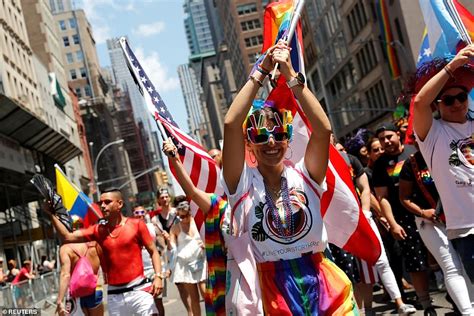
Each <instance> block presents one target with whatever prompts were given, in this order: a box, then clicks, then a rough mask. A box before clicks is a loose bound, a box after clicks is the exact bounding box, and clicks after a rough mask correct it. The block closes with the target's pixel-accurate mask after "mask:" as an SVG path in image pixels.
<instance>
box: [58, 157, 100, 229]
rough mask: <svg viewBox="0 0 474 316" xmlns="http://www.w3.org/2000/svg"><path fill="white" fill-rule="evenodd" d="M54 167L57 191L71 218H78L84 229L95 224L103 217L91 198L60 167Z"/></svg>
mask: <svg viewBox="0 0 474 316" xmlns="http://www.w3.org/2000/svg"><path fill="white" fill-rule="evenodd" d="M54 167H55V169H56V190H57V191H58V194H59V195H60V196H61V198H62V201H63V205H64V207H65V208H66V209H67V210H68V211H69V214H71V217H74V216H77V217H78V218H79V221H80V222H82V224H83V225H84V227H88V226H90V225H92V224H95V223H96V222H97V220H98V219H99V218H101V217H102V214H101V212H100V210H99V209H97V208H94V206H93V205H92V201H91V200H90V199H89V197H88V196H87V195H85V194H84V193H83V192H81V191H80V190H79V189H78V188H77V187H76V186H75V185H74V184H73V183H71V181H69V179H68V178H67V177H66V175H65V174H64V173H63V171H62V170H61V168H59V166H58V165H55V166H54Z"/></svg>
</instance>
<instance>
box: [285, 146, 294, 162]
mask: <svg viewBox="0 0 474 316" xmlns="http://www.w3.org/2000/svg"><path fill="white" fill-rule="evenodd" d="M288 149H289V150H290V157H285V159H286V160H290V159H291V157H293V148H291V147H290V146H288ZM287 152H288V150H287Z"/></svg>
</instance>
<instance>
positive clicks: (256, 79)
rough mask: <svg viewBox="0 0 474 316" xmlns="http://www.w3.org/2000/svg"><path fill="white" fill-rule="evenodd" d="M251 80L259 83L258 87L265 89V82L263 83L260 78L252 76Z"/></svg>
mask: <svg viewBox="0 0 474 316" xmlns="http://www.w3.org/2000/svg"><path fill="white" fill-rule="evenodd" d="M250 79H251V80H252V81H254V82H256V83H258V85H259V86H260V87H263V82H262V80H260V79H258V78H257V77H255V76H254V75H251V76H250Z"/></svg>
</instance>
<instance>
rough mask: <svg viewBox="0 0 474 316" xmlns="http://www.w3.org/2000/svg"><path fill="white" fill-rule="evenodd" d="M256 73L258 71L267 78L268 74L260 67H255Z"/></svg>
mask: <svg viewBox="0 0 474 316" xmlns="http://www.w3.org/2000/svg"><path fill="white" fill-rule="evenodd" d="M257 71H259V72H260V73H261V74H262V75H264V76H268V75H269V74H270V73H269V72H268V71H266V70H265V69H263V68H262V67H260V65H259V66H258V67H257Z"/></svg>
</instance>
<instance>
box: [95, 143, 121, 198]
mask: <svg viewBox="0 0 474 316" xmlns="http://www.w3.org/2000/svg"><path fill="white" fill-rule="evenodd" d="M123 142H124V140H123V139H119V140H116V141H113V142H110V143H108V144H106V145H105V146H104V147H102V149H101V150H100V151H99V153H98V154H97V157H96V158H95V161H94V182H95V183H97V182H98V180H99V176H98V174H97V163H98V162H99V158H100V156H101V155H102V153H103V152H104V151H105V150H106V149H107V148H109V147H110V146H113V145H118V144H121V143H123ZM96 194H97V200H99V198H100V189H99V186H97V190H96Z"/></svg>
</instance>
